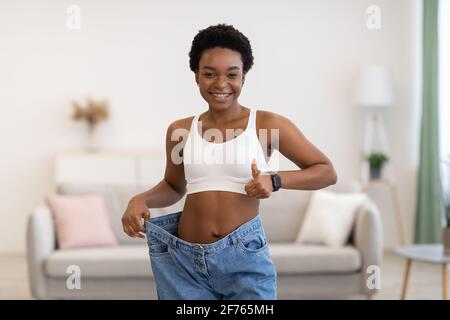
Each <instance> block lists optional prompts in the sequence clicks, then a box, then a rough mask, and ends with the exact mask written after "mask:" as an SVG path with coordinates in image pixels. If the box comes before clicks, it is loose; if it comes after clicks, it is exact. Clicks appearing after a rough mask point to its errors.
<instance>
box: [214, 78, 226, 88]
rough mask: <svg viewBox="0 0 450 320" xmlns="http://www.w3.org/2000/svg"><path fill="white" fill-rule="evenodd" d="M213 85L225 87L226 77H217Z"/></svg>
mask: <svg viewBox="0 0 450 320" xmlns="http://www.w3.org/2000/svg"><path fill="white" fill-rule="evenodd" d="M214 85H215V86H216V87H217V88H225V87H227V79H226V77H217V80H216V82H215V83H214Z"/></svg>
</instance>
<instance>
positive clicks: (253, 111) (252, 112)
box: [248, 109, 256, 129]
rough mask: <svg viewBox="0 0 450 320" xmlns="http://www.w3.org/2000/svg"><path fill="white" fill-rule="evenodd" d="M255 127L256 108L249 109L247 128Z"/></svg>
mask: <svg viewBox="0 0 450 320" xmlns="http://www.w3.org/2000/svg"><path fill="white" fill-rule="evenodd" d="M255 128H256V109H250V115H249V118H248V129H255Z"/></svg>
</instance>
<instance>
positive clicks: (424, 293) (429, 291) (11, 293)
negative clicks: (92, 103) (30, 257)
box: [0, 252, 442, 300]
mask: <svg viewBox="0 0 450 320" xmlns="http://www.w3.org/2000/svg"><path fill="white" fill-rule="evenodd" d="M405 263H406V262H405V260H404V259H403V258H401V257H398V256H396V255H394V254H393V253H391V252H386V253H385V255H384V259H383V265H382V269H381V290H380V292H379V293H378V294H377V295H376V296H375V297H374V299H383V300H392V299H399V297H400V290H401V285H402V281H403V273H404V271H405ZM441 276H442V274H441V266H440V265H434V264H425V263H419V262H413V265H412V269H411V273H410V281H409V287H408V294H407V299H441V298H442V288H441V283H442V282H441V281H442V279H441ZM0 299H32V297H31V295H30V291H29V286H28V274H27V266H26V263H25V256H24V255H3V256H1V255H0Z"/></svg>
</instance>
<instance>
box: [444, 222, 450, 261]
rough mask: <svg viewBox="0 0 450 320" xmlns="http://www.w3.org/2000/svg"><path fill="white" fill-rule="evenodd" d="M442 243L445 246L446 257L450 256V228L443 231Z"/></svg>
mask: <svg viewBox="0 0 450 320" xmlns="http://www.w3.org/2000/svg"><path fill="white" fill-rule="evenodd" d="M442 242H443V244H444V255H446V256H447V255H450V227H447V228H444V229H442Z"/></svg>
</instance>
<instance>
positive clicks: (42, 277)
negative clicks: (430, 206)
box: [27, 184, 383, 299]
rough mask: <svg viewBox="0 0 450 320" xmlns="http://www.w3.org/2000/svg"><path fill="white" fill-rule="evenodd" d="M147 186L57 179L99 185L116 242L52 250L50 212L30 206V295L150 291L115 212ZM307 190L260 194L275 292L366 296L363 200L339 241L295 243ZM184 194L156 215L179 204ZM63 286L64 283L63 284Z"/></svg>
mask: <svg viewBox="0 0 450 320" xmlns="http://www.w3.org/2000/svg"><path fill="white" fill-rule="evenodd" d="M357 188H358V187H357V185H356V184H352V185H342V184H337V185H335V186H332V187H329V188H327V189H329V190H334V191H339V189H340V190H341V191H357ZM145 189H147V188H144V187H136V186H127V185H95V184H90V185H82V184H61V185H59V186H58V190H57V191H58V193H60V194H66V195H80V194H86V193H100V194H102V195H103V196H104V199H105V201H106V204H107V207H108V210H109V214H110V218H111V225H112V228H113V231H114V233H115V235H116V237H117V239H118V241H119V243H120V245H119V246H117V247H102V248H85V249H73V250H58V248H57V247H56V245H55V232H54V226H53V220H52V215H51V212H50V211H49V209H48V208H46V207H41V208H37V209H36V210H35V211H34V212H33V213H32V214H31V215H30V217H29V220H28V226H27V246H28V248H27V258H28V270H29V278H30V286H31V292H32V295H33V296H34V297H35V298H40V299H73V298H76V299H79V298H82V299H95V298H96V299H115V298H120V299H156V291H155V287H154V281H153V277H152V271H151V267H150V262H149V257H148V252H147V245H146V241H145V240H142V239H133V238H129V237H128V236H127V235H126V234H124V233H123V231H122V227H121V216H122V214H123V212H124V210H125V208H126V205H127V203H128V201H129V199H130V198H131V197H132V196H133V195H135V194H137V193H139V192H142V191H143V190H145ZM311 192H313V191H295V190H280V191H278V192H275V193H273V194H272V196H271V198H269V199H265V200H261V204H260V214H261V217H262V221H263V224H264V228H265V230H266V234H267V238H268V240H269V250H270V253H271V255H272V258H273V260H274V263H275V266H276V269H277V273H278V299H330V298H339V299H340V298H358V297H371V296H372V295H373V294H374V293H376V289H370V288H368V286H367V284H366V282H367V278H368V277H369V276H370V275H371V274H372V273H368V269H367V267H368V266H370V265H376V266H380V265H381V259H382V247H383V244H382V225H381V221H380V214H379V212H378V210H377V208H376V206H375V205H374V204H373V203H372V202H371V201H367V203H366V204H365V205H364V206H362V207H361V208H360V209H359V210H358V213H357V216H356V220H355V223H354V227H353V231H352V235H351V237H350V238H349V240H348V244H347V245H346V246H345V247H342V248H338V249H333V248H329V247H326V246H321V245H302V244H299V243H295V242H294V240H295V238H296V235H297V233H298V230H299V228H300V225H301V223H302V218H303V214H304V212H305V210H306V208H307V205H308V201H309V199H310V196H311ZM184 200H185V198H183V199H181V200H180V201H179V202H178V203H177V204H175V205H173V206H171V207H168V208H163V209H151V212H152V215H153V216H157V215H161V214H167V213H171V212H177V211H181V209H182V207H183V203H184ZM71 265H76V266H79V267H80V270H81V278H80V280H81V281H80V284H81V288H80V289H76V288H75V289H69V288H68V286H67V285H66V284H67V279H68V277H69V275H70V274H68V273H67V272H68V271H70V269H68V267H69V266H71ZM69 287H70V286H69Z"/></svg>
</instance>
